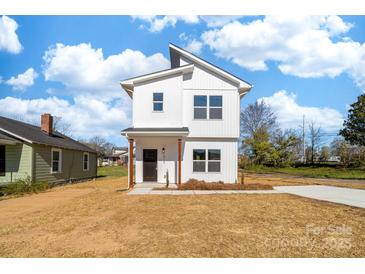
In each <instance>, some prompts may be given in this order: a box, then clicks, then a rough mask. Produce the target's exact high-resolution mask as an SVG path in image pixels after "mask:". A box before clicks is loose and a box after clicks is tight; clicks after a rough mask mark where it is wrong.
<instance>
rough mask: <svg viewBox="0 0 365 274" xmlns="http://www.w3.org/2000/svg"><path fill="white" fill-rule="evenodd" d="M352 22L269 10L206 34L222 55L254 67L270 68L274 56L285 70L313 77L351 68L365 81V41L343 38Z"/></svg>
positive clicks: (284, 71)
mask: <svg viewBox="0 0 365 274" xmlns="http://www.w3.org/2000/svg"><path fill="white" fill-rule="evenodd" d="M351 27H352V25H351V24H349V23H346V22H344V21H343V20H342V19H341V18H340V17H338V16H306V17H301V16H297V15H295V16H292V17H287V16H266V17H265V18H264V19H260V20H254V21H251V22H249V23H240V22H238V21H235V22H232V23H229V24H226V25H225V26H223V27H222V28H220V29H213V30H208V31H206V32H204V33H203V34H202V36H201V39H202V41H203V42H204V43H205V44H207V45H208V46H209V47H210V49H211V50H213V51H214V52H215V54H216V55H217V56H218V57H221V58H225V59H227V60H231V61H232V62H234V63H236V64H238V65H239V66H241V67H244V68H247V69H249V70H252V71H255V70H267V69H268V67H267V62H268V61H274V62H276V64H277V65H278V68H279V69H280V71H281V72H282V73H284V74H290V75H295V76H299V77H304V78H307V77H323V76H328V77H335V76H338V75H340V74H341V73H343V72H347V73H349V74H350V76H351V77H353V78H354V79H355V80H356V83H358V84H361V83H363V81H364V79H365V76H364V74H363V73H362V71H363V69H362V68H363V62H364V60H365V44H361V43H359V42H355V41H353V40H351V39H350V38H349V37H343V39H342V40H341V39H338V38H341V37H342V35H344V34H346V32H347V31H348V30H349V29H350V28H351ZM335 37H336V38H337V40H339V41H337V42H336V41H334V40H335V39H334V38H335ZM360 88H364V89H365V86H364V85H363V86H360Z"/></svg>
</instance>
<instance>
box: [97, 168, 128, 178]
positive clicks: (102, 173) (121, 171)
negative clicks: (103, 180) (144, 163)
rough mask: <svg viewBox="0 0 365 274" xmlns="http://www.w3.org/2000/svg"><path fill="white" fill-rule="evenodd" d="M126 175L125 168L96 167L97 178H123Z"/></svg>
mask: <svg viewBox="0 0 365 274" xmlns="http://www.w3.org/2000/svg"><path fill="white" fill-rule="evenodd" d="M127 175H128V169H127V167H126V166H103V167H98V175H97V176H98V177H106V176H111V177H117V176H118V177H123V176H127Z"/></svg>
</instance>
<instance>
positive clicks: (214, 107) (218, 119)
mask: <svg viewBox="0 0 365 274" xmlns="http://www.w3.org/2000/svg"><path fill="white" fill-rule="evenodd" d="M212 96H216V97H218V96H219V97H221V98H222V105H221V106H220V107H217V106H211V105H210V97H212ZM211 108H213V109H221V112H222V118H210V109H211ZM208 112H209V113H208V114H209V120H216V121H221V120H223V95H209V111H208Z"/></svg>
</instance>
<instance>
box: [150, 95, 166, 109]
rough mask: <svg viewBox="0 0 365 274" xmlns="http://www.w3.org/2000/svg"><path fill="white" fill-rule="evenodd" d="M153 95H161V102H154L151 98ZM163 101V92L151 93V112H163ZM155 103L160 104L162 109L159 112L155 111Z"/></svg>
mask: <svg viewBox="0 0 365 274" xmlns="http://www.w3.org/2000/svg"><path fill="white" fill-rule="evenodd" d="M154 94H162V100H161V101H158V100H155V99H154V98H153V97H154ZM163 99H164V94H163V92H153V93H152V112H163V111H164V110H163V108H164V107H163V105H164V103H163ZM155 103H160V104H162V109H161V110H155Z"/></svg>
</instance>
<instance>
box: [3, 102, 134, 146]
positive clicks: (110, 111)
mask: <svg viewBox="0 0 365 274" xmlns="http://www.w3.org/2000/svg"><path fill="white" fill-rule="evenodd" d="M128 111H130V110H128ZM45 112H49V113H52V114H53V115H55V116H59V117H62V121H63V122H65V123H68V124H70V125H71V132H72V136H73V137H74V138H83V139H87V138H89V137H92V136H94V135H98V136H101V137H103V138H115V139H117V140H118V138H120V140H122V137H121V136H120V130H121V129H123V126H126V125H128V123H129V118H128V116H127V115H126V106H125V105H123V102H122V101H121V100H120V99H117V100H114V101H112V102H108V103H105V102H102V101H100V100H97V99H92V98H86V97H82V96H81V97H77V98H75V101H74V102H73V103H70V102H68V101H66V100H63V99H59V98H57V97H48V98H45V99H30V100H28V99H21V98H14V97H6V98H3V99H0V115H3V116H7V117H10V118H17V119H19V118H22V119H25V121H26V122H30V123H33V124H36V125H39V123H40V115H41V114H42V113H45Z"/></svg>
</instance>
